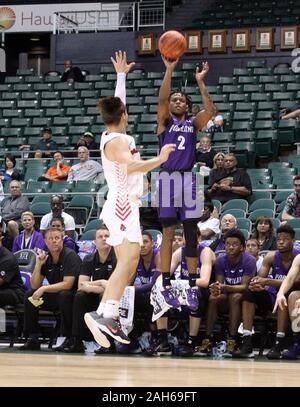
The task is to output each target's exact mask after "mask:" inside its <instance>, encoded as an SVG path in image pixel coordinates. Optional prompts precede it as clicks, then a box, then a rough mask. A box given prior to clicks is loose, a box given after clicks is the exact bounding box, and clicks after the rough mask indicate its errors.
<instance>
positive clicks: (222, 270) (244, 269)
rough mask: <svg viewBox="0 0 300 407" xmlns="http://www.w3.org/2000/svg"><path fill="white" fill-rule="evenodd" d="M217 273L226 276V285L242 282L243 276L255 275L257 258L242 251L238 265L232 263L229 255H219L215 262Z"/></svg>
mask: <svg viewBox="0 0 300 407" xmlns="http://www.w3.org/2000/svg"><path fill="white" fill-rule="evenodd" d="M214 270H215V275H216V277H217V276H218V275H222V276H224V281H225V284H226V285H239V284H241V281H242V277H244V276H249V277H254V276H255V274H256V259H255V258H254V257H253V256H251V254H249V253H246V252H242V253H241V256H240V260H239V262H238V263H237V264H236V265H231V264H230V263H229V261H228V256H227V255H225V256H221V257H218V258H217V260H216V263H215V267H214Z"/></svg>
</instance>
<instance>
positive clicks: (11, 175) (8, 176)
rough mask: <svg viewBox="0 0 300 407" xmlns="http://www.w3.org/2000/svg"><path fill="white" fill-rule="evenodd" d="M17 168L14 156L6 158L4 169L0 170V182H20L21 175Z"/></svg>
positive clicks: (9, 155) (10, 155)
mask: <svg viewBox="0 0 300 407" xmlns="http://www.w3.org/2000/svg"><path fill="white" fill-rule="evenodd" d="M15 166H16V159H15V157H14V156H13V155H12V154H7V155H6V156H5V166H4V168H1V169H0V174H1V175H0V180H1V181H2V182H3V183H4V182H10V181H12V180H13V179H14V180H17V181H20V179H21V174H20V172H19V171H18V170H17V169H16V168H15Z"/></svg>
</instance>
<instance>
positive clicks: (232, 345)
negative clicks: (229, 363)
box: [226, 339, 237, 354]
mask: <svg viewBox="0 0 300 407" xmlns="http://www.w3.org/2000/svg"><path fill="white" fill-rule="evenodd" d="M236 348H237V345H236V340H235V339H227V343H226V353H229V354H232V353H233V352H234V351H235V350H236Z"/></svg>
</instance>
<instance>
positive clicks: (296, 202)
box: [282, 175, 300, 221]
mask: <svg viewBox="0 0 300 407" xmlns="http://www.w3.org/2000/svg"><path fill="white" fill-rule="evenodd" d="M299 217H300V175H296V177H295V178H294V192H292V193H291V194H290V195H289V196H288V197H287V200H286V203H285V206H284V208H283V212H282V220H283V221H285V220H289V219H294V218H299Z"/></svg>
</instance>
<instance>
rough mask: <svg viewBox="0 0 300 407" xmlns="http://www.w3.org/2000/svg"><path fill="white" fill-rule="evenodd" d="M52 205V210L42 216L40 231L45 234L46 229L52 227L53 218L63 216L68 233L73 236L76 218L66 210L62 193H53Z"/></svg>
mask: <svg viewBox="0 0 300 407" xmlns="http://www.w3.org/2000/svg"><path fill="white" fill-rule="evenodd" d="M50 205H51V210H52V211H51V212H50V213H47V214H46V215H44V216H43V217H42V219H41V225H40V231H41V232H42V233H43V234H45V231H46V229H48V228H49V227H50V224H51V221H52V219H53V218H59V217H62V218H63V220H64V223H65V233H66V235H68V236H70V237H73V236H74V232H75V220H74V218H73V216H71V215H69V214H68V213H66V212H64V210H63V209H64V199H63V197H62V195H52V197H51V201H50Z"/></svg>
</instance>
